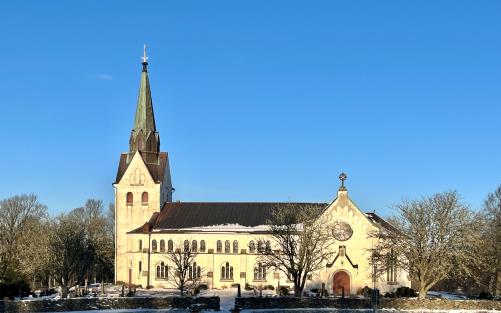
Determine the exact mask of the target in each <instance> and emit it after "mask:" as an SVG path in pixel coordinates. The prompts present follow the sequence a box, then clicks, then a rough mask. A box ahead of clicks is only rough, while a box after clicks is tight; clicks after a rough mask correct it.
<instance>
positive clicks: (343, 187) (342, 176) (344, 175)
mask: <svg viewBox="0 0 501 313" xmlns="http://www.w3.org/2000/svg"><path fill="white" fill-rule="evenodd" d="M347 178H348V176H347V175H346V174H345V173H344V172H343V173H341V174H339V180H340V181H341V187H339V189H340V190H346V187H345V186H344V181H345V180H346V179H347Z"/></svg>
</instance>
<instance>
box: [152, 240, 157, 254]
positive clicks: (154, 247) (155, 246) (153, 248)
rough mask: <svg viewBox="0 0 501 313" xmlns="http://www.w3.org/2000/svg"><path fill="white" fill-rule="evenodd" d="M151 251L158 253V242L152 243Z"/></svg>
mask: <svg viewBox="0 0 501 313" xmlns="http://www.w3.org/2000/svg"><path fill="white" fill-rule="evenodd" d="M151 250H152V251H153V252H157V241H156V240H155V239H153V241H152V242H151Z"/></svg>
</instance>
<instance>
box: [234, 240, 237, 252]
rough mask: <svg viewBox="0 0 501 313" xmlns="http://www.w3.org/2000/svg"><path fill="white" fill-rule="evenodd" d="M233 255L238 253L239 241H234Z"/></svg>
mask: <svg viewBox="0 0 501 313" xmlns="http://www.w3.org/2000/svg"><path fill="white" fill-rule="evenodd" d="M233 253H238V241H236V240H233Z"/></svg>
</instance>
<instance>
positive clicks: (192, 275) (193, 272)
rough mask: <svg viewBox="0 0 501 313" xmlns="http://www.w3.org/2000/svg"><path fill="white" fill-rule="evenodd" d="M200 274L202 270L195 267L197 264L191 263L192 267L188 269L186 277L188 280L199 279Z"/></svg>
mask: <svg viewBox="0 0 501 313" xmlns="http://www.w3.org/2000/svg"><path fill="white" fill-rule="evenodd" d="M201 273H202V269H201V268H200V266H197V262H193V265H191V266H190V267H189V268H188V277H189V279H190V280H198V279H200V276H201Z"/></svg>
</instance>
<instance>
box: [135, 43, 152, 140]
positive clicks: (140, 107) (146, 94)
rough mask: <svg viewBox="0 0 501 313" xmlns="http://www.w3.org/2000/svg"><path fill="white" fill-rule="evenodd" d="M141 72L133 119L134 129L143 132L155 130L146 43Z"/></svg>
mask: <svg viewBox="0 0 501 313" xmlns="http://www.w3.org/2000/svg"><path fill="white" fill-rule="evenodd" d="M142 59H143V63H142V64H143V72H142V73H141V84H140V85H139V96H138V98H137V107H136V117H135V119H134V130H140V129H142V130H143V132H147V131H153V132H154V131H156V127H155V115H154V114H153V102H152V100H151V90H150V80H149V78H148V69H147V66H148V57H147V56H146V45H145V46H144V55H143V58H142Z"/></svg>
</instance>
